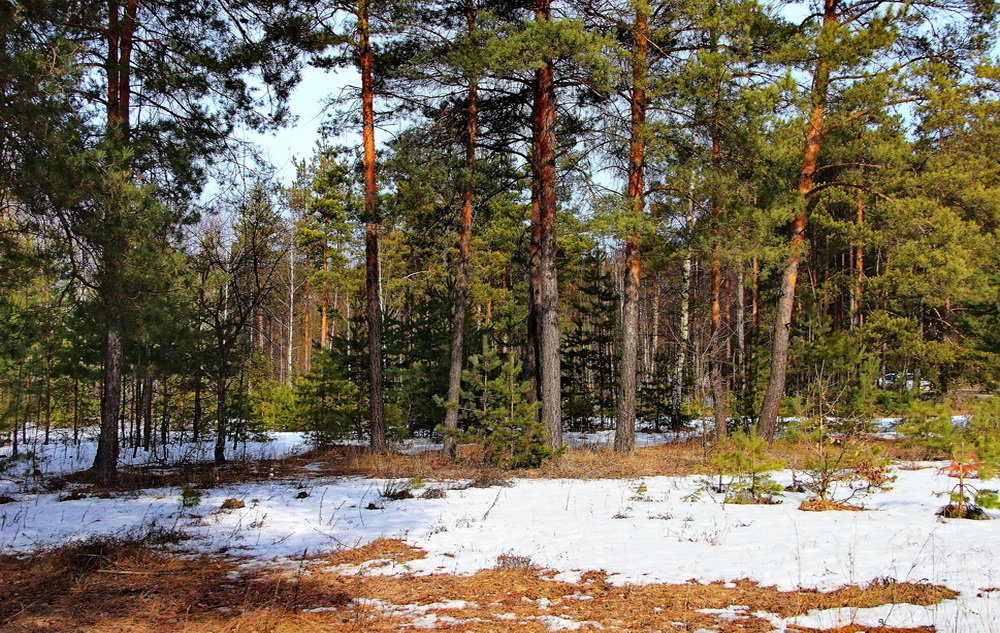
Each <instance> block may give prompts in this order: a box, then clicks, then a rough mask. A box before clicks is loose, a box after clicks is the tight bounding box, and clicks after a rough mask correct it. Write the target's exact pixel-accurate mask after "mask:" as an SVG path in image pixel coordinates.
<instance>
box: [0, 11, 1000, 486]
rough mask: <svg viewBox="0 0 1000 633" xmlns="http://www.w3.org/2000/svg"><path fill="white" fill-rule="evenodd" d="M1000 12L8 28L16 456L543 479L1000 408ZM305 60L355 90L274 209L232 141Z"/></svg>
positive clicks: (9, 345) (4, 47)
mask: <svg viewBox="0 0 1000 633" xmlns="http://www.w3.org/2000/svg"><path fill="white" fill-rule="evenodd" d="M996 9H997V6H996V3H994V2H992V1H983V0H979V1H976V0H935V1H933V2H924V1H921V0H914V1H910V2H892V1H877V0H850V1H848V0H821V1H813V2H809V3H783V2H778V3H767V2H755V1H753V0H747V1H741V0H677V1H658V0H497V1H493V0H437V1H426V2H425V1H401V0H396V1H393V0H356V1H347V0H337V1H335V0H329V1H318V0H184V1H178V0H102V1H93V0H21V1H0V157H2V158H0V161H2V162H0V433H3V434H4V435H5V436H6V438H7V440H8V441H10V442H13V443H14V444H15V446H16V444H17V443H18V442H24V441H26V439H27V434H28V431H29V429H31V430H35V429H37V430H38V432H40V433H44V434H45V437H46V438H47V434H48V433H49V432H50V430H51V429H55V428H72V429H74V431H75V432H76V431H80V430H82V429H94V428H97V427H99V428H100V443H99V449H98V455H97V459H96V462H95V465H94V470H95V475H96V477H97V478H98V479H99V480H101V481H104V482H111V481H113V480H114V479H115V472H116V464H117V457H118V453H119V451H122V450H126V449H128V448H131V447H142V448H145V449H147V450H148V449H149V448H150V447H152V446H156V445H162V444H165V443H167V442H170V441H173V438H176V437H177V436H178V434H181V435H183V437H185V438H187V439H209V438H213V439H214V441H215V442H216V451H215V457H216V460H217V461H218V462H220V463H221V462H224V461H225V460H226V457H227V450H228V448H229V447H230V446H232V442H233V441H238V440H239V439H240V438H243V437H246V436H247V434H250V433H254V432H257V431H260V430H268V429H283V430H303V431H310V432H312V433H314V435H315V438H316V440H317V441H319V442H322V441H333V440H336V439H339V438H356V439H361V440H363V441H365V442H367V443H369V444H370V447H371V449H372V450H373V451H375V452H384V451H387V450H389V449H390V441H391V440H392V439H393V438H402V437H408V436H412V435H420V434H422V435H430V434H437V436H440V437H441V438H443V442H444V451H445V452H446V453H448V454H451V453H453V452H454V450H455V446H456V444H458V443H462V442H467V441H471V440H475V439H479V440H481V441H485V442H486V444H487V447H488V450H489V446H491V445H492V446H494V447H495V446H498V445H504V444H505V443H506V444H511V445H513V444H517V445H518V446H519V447H520V449H519V450H521V449H523V450H524V451H527V452H528V453H530V454H531V455H533V456H534V457H531V456H529V457H528V458H526V459H527V461H528V462H530V461H532V460H533V459H534V458H537V457H539V456H544V455H548V454H551V453H552V452H553V451H557V450H558V449H559V447H560V446H561V445H562V433H563V432H564V431H567V430H594V429H614V431H615V440H614V447H615V449H616V450H619V451H630V450H632V449H633V447H634V445H635V432H636V429H637V428H639V429H642V430H645V429H649V430H679V429H683V428H685V426H686V425H689V424H690V423H691V421H692V420H694V419H705V420H707V424H708V425H709V426H710V427H711V428H713V429H714V432H715V433H716V434H717V435H719V436H723V435H725V434H727V433H729V432H732V431H734V430H736V429H744V430H749V429H756V430H757V432H758V433H759V434H760V435H761V436H763V437H764V438H765V439H773V438H774V437H775V434H776V433H777V432H778V431H779V428H780V427H779V421H780V419H781V418H783V417H788V416H800V417H817V416H833V417H838V418H841V419H844V420H856V421H864V420H870V419H872V418H873V417H875V416H878V415H887V414H898V413H899V412H901V411H904V410H905V409H906V408H907V407H909V406H913V403H917V404H918V405H919V404H920V403H921V401H926V400H940V401H942V402H943V401H950V399H951V398H954V397H955V396H956V394H961V393H966V394H967V393H970V392H975V393H986V392H989V391H990V390H992V389H994V388H995V386H996V384H997V381H998V379H1000V356H998V355H1000V151H998V149H997V148H998V147H1000V100H998V90H1000V81H998V80H1000V67H998V66H997V64H996V48H995V43H996V40H995V37H994V36H995V29H996V23H995V13H996ZM308 67H316V68H322V69H328V70H329V71H330V73H331V76H332V73H335V72H339V73H341V76H344V75H343V73H344V72H345V70H346V71H349V72H348V74H347V75H346V76H349V77H351V78H352V79H351V81H352V83H353V84H354V85H353V86H351V87H350V88H349V89H346V90H339V89H338V90H334V89H333V88H331V93H330V94H329V99H330V106H329V110H328V116H329V119H328V122H327V128H326V129H327V132H328V133H327V134H326V135H325V136H324V137H323V139H321V141H320V142H319V143H318V144H317V145H316V146H315V147H310V146H308V144H309V143H312V139H303V147H302V148H301V150H302V155H303V156H305V158H303V159H302V160H301V161H300V162H298V163H297V164H296V171H297V175H296V177H295V180H294V182H292V183H291V184H288V183H280V182H276V180H275V179H274V178H273V177H271V176H269V174H271V173H272V170H271V169H270V168H269V167H268V166H267V165H265V164H263V163H262V162H260V161H256V160H255V155H254V150H253V148H251V147H247V146H246V144H245V143H244V142H242V141H241V138H243V136H244V134H243V133H241V130H265V131H266V130H274V129H280V127H281V126H282V125H284V124H285V123H287V122H288V120H289V116H290V115H293V114H294V113H291V112H289V111H288V107H287V100H288V97H289V95H290V94H291V92H292V90H294V88H295V86H296V84H297V82H298V81H299V79H300V77H301V75H302V72H303V70H305V69H306V68H308ZM331 85H333V82H332V81H331ZM351 138H356V139H357V142H356V143H353V144H345V142H344V139H351ZM484 438H485V439H484Z"/></svg>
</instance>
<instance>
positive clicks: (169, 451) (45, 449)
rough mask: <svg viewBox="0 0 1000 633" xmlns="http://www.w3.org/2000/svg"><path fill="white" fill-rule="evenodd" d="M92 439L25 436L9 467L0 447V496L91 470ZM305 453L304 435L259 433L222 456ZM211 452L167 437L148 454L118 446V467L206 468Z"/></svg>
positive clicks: (8, 450) (86, 435) (89, 435)
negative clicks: (37, 480) (28, 481)
mask: <svg viewBox="0 0 1000 633" xmlns="http://www.w3.org/2000/svg"><path fill="white" fill-rule="evenodd" d="M96 438H97V430H96V429H90V428H88V429H84V430H83V431H82V432H81V437H80V441H79V442H74V441H73V436H72V432H71V431H68V430H65V429H59V430H55V431H53V432H52V434H51V437H50V441H49V443H48V444H43V443H42V435H41V433H40V432H29V436H28V439H29V443H27V444H23V443H22V444H21V445H20V446H19V447H18V453H19V459H17V460H13V461H11V460H10V457H11V454H12V451H13V447H12V446H11V445H10V444H8V445H6V446H0V492H2V491H3V488H4V484H5V483H6V484H8V485H10V483H11V482H12V481H15V480H21V479H23V477H24V476H25V475H28V474H38V475H42V476H55V475H65V474H67V473H73V472H77V471H80V470H86V469H87V468H90V466H91V465H92V464H93V463H94V456H95V455H96V453H97V440H96ZM308 448H309V446H308V443H307V441H306V435H305V433H264V434H262V435H261V436H260V437H259V438H256V439H253V440H247V441H245V442H244V441H240V442H237V443H236V444H235V446H234V445H233V443H227V445H226V451H227V452H226V455H227V457H229V458H231V459H235V460H260V459H281V458H283V457H288V456H289V455H294V454H296V453H300V452H302V451H304V450H306V449H308ZM214 450H215V442H214V439H208V440H204V441H199V442H192V441H190V440H187V439H184V440H181V439H178V438H175V437H172V438H170V442H169V443H168V444H166V445H165V446H159V445H154V446H153V447H152V449H151V450H149V451H145V450H143V449H142V448H141V447H138V448H132V447H129V446H124V445H123V446H122V448H121V451H120V454H119V456H118V463H119V464H120V465H121V466H145V465H154V464H162V465H177V464H181V463H189V464H191V463H198V462H207V461H211V460H212V459H213V451H214ZM36 471H37V473H36Z"/></svg>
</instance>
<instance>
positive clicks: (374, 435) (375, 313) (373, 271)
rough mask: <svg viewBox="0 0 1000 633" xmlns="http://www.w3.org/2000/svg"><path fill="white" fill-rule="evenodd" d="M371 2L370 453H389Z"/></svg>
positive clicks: (367, 114)
mask: <svg viewBox="0 0 1000 633" xmlns="http://www.w3.org/2000/svg"><path fill="white" fill-rule="evenodd" d="M368 1H369V0H360V3H359V11H358V38H359V65H360V66H361V119H362V129H361V136H362V141H363V144H364V171H365V195H364V210H365V297H366V300H367V301H366V304H367V305H366V308H367V312H366V315H365V316H366V320H367V323H368V404H369V409H370V420H371V425H370V429H369V430H370V432H371V450H372V452H374V453H386V452H388V451H389V443H388V439H387V437H386V426H385V395H384V391H385V375H384V366H385V362H384V360H383V358H382V355H383V351H382V297H381V293H380V286H381V283H380V279H379V277H380V274H379V272H380V271H379V236H378V229H379V216H378V209H377V204H378V190H377V188H376V187H377V185H376V181H375V107H374V93H375V88H374V81H373V77H372V71H373V69H372V66H373V63H374V57H373V54H372V48H371V42H370V41H369V33H370V29H369V25H368Z"/></svg>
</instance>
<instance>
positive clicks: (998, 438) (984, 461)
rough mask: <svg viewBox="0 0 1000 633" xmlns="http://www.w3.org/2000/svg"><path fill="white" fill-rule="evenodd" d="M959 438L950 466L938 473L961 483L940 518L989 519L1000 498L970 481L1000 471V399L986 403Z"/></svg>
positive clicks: (950, 493)
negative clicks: (999, 468) (988, 511)
mask: <svg viewBox="0 0 1000 633" xmlns="http://www.w3.org/2000/svg"><path fill="white" fill-rule="evenodd" d="M956 437H957V438H958V439H957V440H956V441H955V443H954V444H953V446H952V447H951V463H950V464H949V465H948V466H945V467H943V468H941V469H940V471H939V472H941V473H942V474H945V475H948V477H951V478H954V479H957V480H958V482H957V483H956V484H955V485H954V486H953V487H952V489H951V490H950V491H948V493H946V494H947V495H948V498H949V503H948V504H947V505H946V506H944V507H943V508H941V510H939V511H938V515H940V516H943V517H947V518H951V519H988V518H990V517H989V515H988V514H986V510H991V509H997V508H1000V496H998V495H997V491H996V490H990V489H987V488H982V487H980V486H975V485H972V484H971V483H970V482H969V479H972V478H978V479H979V480H980V481H982V480H984V479H989V478H991V477H994V476H995V475H996V473H997V470H998V467H1000V398H991V399H990V400H988V401H987V402H985V403H984V404H983V405H982V406H981V407H980V408H979V409H978V410H977V411H976V412H975V413H974V414H973V415H972V418H971V419H970V420H969V424H968V426H967V427H966V428H965V429H964V431H963V432H961V434H960V435H958V434H956Z"/></svg>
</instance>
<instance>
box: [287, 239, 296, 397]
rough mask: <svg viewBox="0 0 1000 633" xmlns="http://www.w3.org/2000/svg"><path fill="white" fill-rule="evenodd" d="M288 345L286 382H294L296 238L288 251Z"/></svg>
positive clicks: (288, 383)
mask: <svg viewBox="0 0 1000 633" xmlns="http://www.w3.org/2000/svg"><path fill="white" fill-rule="evenodd" d="M287 343H288V346H287V348H286V350H285V384H286V385H290V384H292V374H293V373H294V372H295V367H294V365H293V361H294V358H295V357H294V353H295V238H294V237H293V238H292V240H291V247H290V249H289V251H288V338H287Z"/></svg>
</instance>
